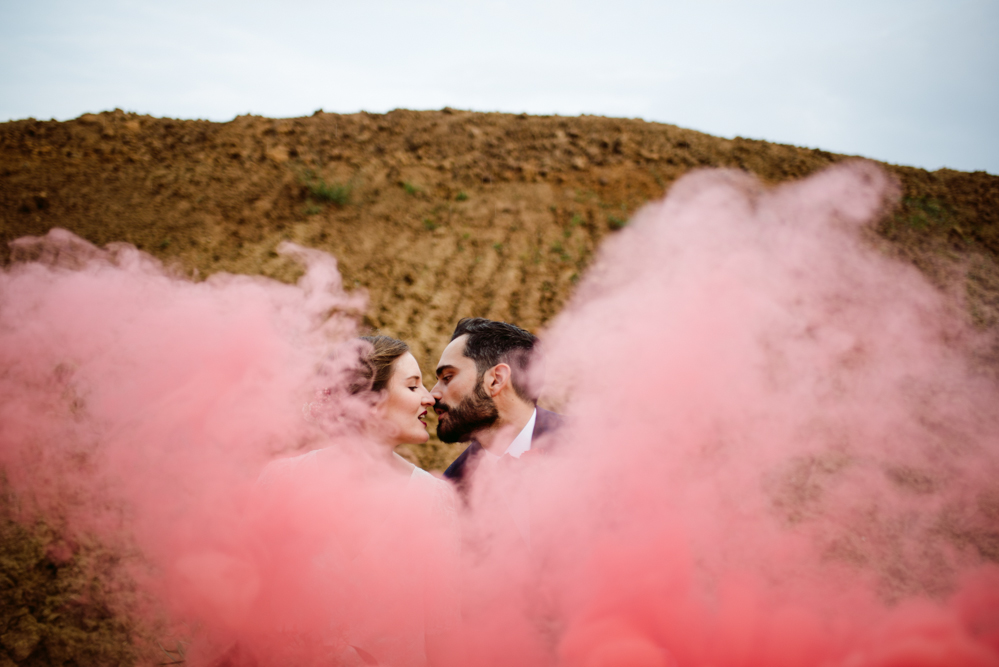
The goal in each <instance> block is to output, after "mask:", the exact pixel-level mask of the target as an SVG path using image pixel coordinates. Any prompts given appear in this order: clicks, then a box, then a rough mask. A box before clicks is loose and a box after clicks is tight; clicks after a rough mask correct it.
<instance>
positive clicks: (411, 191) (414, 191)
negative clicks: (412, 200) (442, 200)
mask: <svg viewBox="0 0 999 667" xmlns="http://www.w3.org/2000/svg"><path fill="white" fill-rule="evenodd" d="M402 189H403V190H405V191H406V194H407V195H412V196H414V197H415V196H416V195H418V194H420V193H421V192H423V190H421V189H420V188H419V186H417V185H416V184H415V183H410V182H409V181H403V182H402Z"/></svg>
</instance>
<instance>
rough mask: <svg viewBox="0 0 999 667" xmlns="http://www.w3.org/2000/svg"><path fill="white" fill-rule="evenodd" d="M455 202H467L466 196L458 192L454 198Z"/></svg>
mask: <svg viewBox="0 0 999 667" xmlns="http://www.w3.org/2000/svg"><path fill="white" fill-rule="evenodd" d="M455 200H456V201H468V194H467V193H465V192H459V193H458V194H457V196H456V197H455Z"/></svg>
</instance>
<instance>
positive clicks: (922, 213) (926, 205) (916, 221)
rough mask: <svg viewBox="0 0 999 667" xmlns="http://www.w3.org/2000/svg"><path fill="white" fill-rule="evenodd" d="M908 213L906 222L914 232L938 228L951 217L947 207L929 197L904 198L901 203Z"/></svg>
mask: <svg viewBox="0 0 999 667" xmlns="http://www.w3.org/2000/svg"><path fill="white" fill-rule="evenodd" d="M902 204H903V206H904V208H905V211H907V212H908V216H907V218H906V222H907V223H908V225H909V226H910V227H912V228H913V229H916V230H926V229H930V228H939V227H941V226H944V225H946V224H947V223H948V222H950V220H951V218H952V217H953V216H952V215H951V213H950V211H948V210H947V207H946V206H945V205H944V204H942V203H941V202H940V201H939V200H938V199H932V198H930V197H915V198H910V197H906V198H905V199H904V200H903V202H902Z"/></svg>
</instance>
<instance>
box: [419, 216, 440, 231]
mask: <svg viewBox="0 0 999 667" xmlns="http://www.w3.org/2000/svg"><path fill="white" fill-rule="evenodd" d="M438 227H440V225H438V224H437V223H436V222H434V221H433V220H432V219H430V218H424V219H423V228H424V229H426V230H427V231H428V232H432V231H434V230H435V229H437V228H438Z"/></svg>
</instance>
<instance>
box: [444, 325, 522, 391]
mask: <svg viewBox="0 0 999 667" xmlns="http://www.w3.org/2000/svg"><path fill="white" fill-rule="evenodd" d="M465 334H468V338H467V339H466V340H465V356H466V357H468V358H469V359H471V360H473V361H474V362H475V370H476V371H477V372H478V374H479V381H480V382H481V380H482V376H483V375H484V374H485V372H486V371H487V370H489V369H490V368H492V367H493V366H495V365H496V364H507V365H509V366H510V382H511V384H512V385H513V390H514V392H516V394H517V396H520V397H521V398H522V399H524V400H525V401H530V402H531V403H535V402H537V400H538V397H537V396H536V395H535V394H534V392H532V391H531V389H530V387H529V386H528V384H527V366H528V364H529V363H530V361H531V352H532V350H534V347H535V345H537V342H538V338H537V336H535V335H534V334H532V333H531V332H530V331H525V330H524V329H521V328H520V327H518V326H515V325H513V324H508V323H506V322H496V321H494V320H487V319H485V318H484V317H466V318H464V319H461V320H459V321H458V325H457V326H456V327H455V328H454V333H453V334H451V340H454V339H455V338H457V337H458V336H464V335H465Z"/></svg>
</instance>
